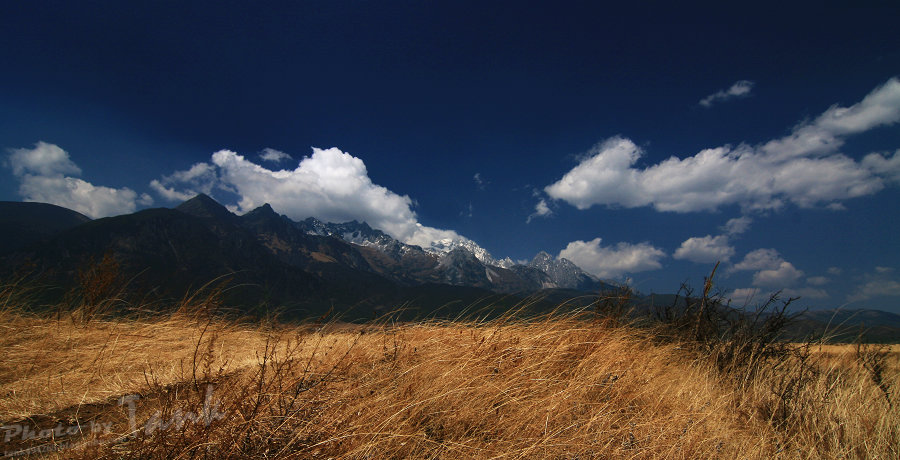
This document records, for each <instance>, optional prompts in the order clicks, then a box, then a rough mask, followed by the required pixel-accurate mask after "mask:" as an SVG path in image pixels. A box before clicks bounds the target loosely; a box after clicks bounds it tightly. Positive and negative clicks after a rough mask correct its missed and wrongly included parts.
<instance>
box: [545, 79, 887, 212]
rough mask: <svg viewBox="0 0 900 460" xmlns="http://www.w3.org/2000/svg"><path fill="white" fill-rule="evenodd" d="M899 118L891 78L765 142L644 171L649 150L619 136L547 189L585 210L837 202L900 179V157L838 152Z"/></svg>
mask: <svg viewBox="0 0 900 460" xmlns="http://www.w3.org/2000/svg"><path fill="white" fill-rule="evenodd" d="M898 120H900V80H897V79H891V80H889V81H888V82H887V83H885V84H884V85H883V86H881V87H879V88H876V89H875V90H874V91H872V92H871V93H870V94H869V95H867V96H866V97H865V98H864V99H863V100H862V101H861V102H859V103H857V104H855V105H853V106H851V107H848V108H843V107H837V106H833V107H831V108H829V109H828V110H827V111H825V112H824V113H823V114H822V115H821V116H819V117H818V118H817V119H815V120H814V121H812V122H809V123H805V124H801V125H799V126H797V127H795V128H794V130H793V132H792V133H791V134H790V135H788V136H785V137H784V138H781V139H776V140H772V141H770V142H767V143H765V144H763V145H760V146H756V147H752V146H748V145H743V144H741V145H738V146H736V147H732V146H722V147H716V148H709V149H704V150H702V151H700V152H699V153H697V154H696V155H694V156H691V157H687V158H683V159H682V158H677V157H674V156H673V157H670V158H669V159H667V160H664V161H662V162H660V163H657V164H654V165H650V166H647V167H638V166H637V163H638V160H639V159H640V158H641V157H642V155H643V153H644V152H643V151H642V150H641V149H640V148H639V147H638V146H637V145H635V144H634V142H632V141H631V140H629V139H626V138H623V137H613V138H611V139H608V140H606V141H604V142H601V143H599V144H597V145H596V146H594V147H593V148H592V149H591V150H590V151H589V152H588V154H587V156H586V158H584V159H583V160H581V162H580V163H579V164H578V165H576V166H575V167H574V168H572V170H570V171H569V172H568V173H566V174H565V175H564V176H563V177H562V178H561V179H560V180H558V181H557V182H555V183H553V184H551V185H549V186H547V187H545V188H544V191H545V192H546V193H547V194H548V195H549V196H550V197H552V198H554V199H559V200H563V201H566V202H567V203H569V204H571V205H572V206H575V207H576V208H578V209H588V208H590V207H591V206H595V205H605V206H609V207H615V206H623V207H626V208H634V207H642V206H653V207H654V208H655V209H656V210H658V211H672V212H697V211H713V210H716V209H718V208H719V207H722V206H727V205H735V204H736V205H740V206H741V207H742V208H744V209H745V210H768V209H778V208H781V207H783V206H784V205H785V204H787V203H793V204H795V205H796V206H800V207H813V206H819V205H822V206H828V205H832V206H835V205H837V204H838V203H837V202H839V201H841V200H846V199H849V198H854V197H860V196H865V195H871V194H874V193H876V192H878V191H880V190H881V189H883V188H884V187H885V185H886V182H890V181H896V180H897V179H898V177H900V157H898V154H896V153H895V155H894V156H893V157H891V158H887V157H885V156H883V155H882V154H878V153H872V154H869V155H867V156H866V157H865V158H864V159H863V160H862V161H861V162H857V161H854V160H853V159H851V158H849V157H847V156H845V155H843V154H840V153H838V149H839V148H840V147H841V145H842V144H843V137H844V136H848V135H851V134H856V133H859V132H863V131H866V130H869V129H872V128H875V127H878V126H883V125H890V124H894V123H896V122H897V121H898Z"/></svg>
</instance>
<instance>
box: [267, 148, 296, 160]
mask: <svg viewBox="0 0 900 460" xmlns="http://www.w3.org/2000/svg"><path fill="white" fill-rule="evenodd" d="M259 158H260V159H261V160H263V161H271V162H273V163H280V162H282V161H286V160H290V159H291V156H290V155H288V154H286V153H284V152H282V151H281V150H275V149H272V148H269V147H266V148H264V149H263V150H262V152H261V153H260V154H259Z"/></svg>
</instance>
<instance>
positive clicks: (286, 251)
mask: <svg viewBox="0 0 900 460" xmlns="http://www.w3.org/2000/svg"><path fill="white" fill-rule="evenodd" d="M0 243H2V244H0V276H2V277H3V278H5V279H15V278H17V277H21V276H24V275H28V276H32V277H36V278H37V279H39V280H40V282H41V283H45V284H46V285H50V286H59V287H60V289H58V290H56V291H50V292H48V293H45V294H44V295H45V296H46V297H47V298H46V299H45V300H47V301H48V302H50V301H53V300H57V299H58V298H59V297H61V296H62V295H63V294H62V293H63V292H67V291H68V289H70V288H72V287H76V286H77V285H78V283H79V282H81V280H82V279H83V276H84V274H85V273H86V272H87V271H88V270H90V269H91V267H95V266H97V265H98V262H100V261H101V260H103V259H104V257H107V259H110V257H111V260H112V261H114V262H113V263H114V264H115V265H116V267H115V269H116V273H117V274H118V275H119V276H118V278H119V279H120V281H121V283H122V286H121V287H122V288H124V290H125V291H126V292H132V293H140V295H144V296H157V297H159V298H160V299H163V298H171V297H180V296H183V295H185V294H186V293H188V292H190V291H191V290H195V289H198V288H200V287H202V286H204V285H206V284H207V283H210V282H214V283H215V282H221V283H224V285H225V286H228V287H227V290H226V291H225V298H226V301H227V303H229V304H233V305H241V306H242V308H244V309H247V310H248V311H250V310H251V308H248V306H262V307H275V308H278V309H279V310H281V312H282V314H284V315H286V316H288V317H293V318H304V317H311V316H321V315H323V314H325V313H328V312H338V313H340V314H342V315H344V318H345V319H348V320H359V319H366V318H372V317H373V316H377V315H380V314H382V313H386V312H388V311H392V310H396V309H402V310H404V311H405V313H403V314H402V315H401V316H404V317H406V318H414V317H422V316H430V315H435V314H437V315H441V316H451V317H452V316H455V315H458V314H461V313H483V314H486V315H492V314H498V313H500V312H503V311H505V310H506V309H509V308H511V307H515V306H519V305H522V304H523V303H524V304H527V305H529V306H530V308H531V309H533V310H549V309H553V308H555V307H556V306H558V305H560V304H561V303H568V304H569V305H572V306H584V305H588V304H590V303H591V302H592V301H594V300H596V298H597V294H599V293H601V292H604V291H611V290H615V289H616V288H617V286H615V285H613V284H611V283H608V282H604V281H602V280H600V279H598V278H597V277H595V276H593V275H591V274H589V273H586V272H585V271H584V270H582V269H581V268H579V267H578V266H577V265H575V264H574V263H572V262H571V261H570V260H568V259H565V258H557V257H554V256H552V255H550V254H548V253H546V252H543V251H541V252H540V253H538V254H537V255H536V256H535V257H534V259H532V260H531V261H530V262H527V263H515V262H513V261H511V260H509V259H503V260H497V259H495V258H493V257H492V256H491V254H490V253H489V252H488V251H486V250H484V249H483V248H481V247H480V246H478V245H477V244H476V243H474V242H472V241H470V240H463V241H452V240H446V241H438V242H437V243H435V244H433V245H431V246H430V247H428V248H422V247H420V246H413V245H408V244H405V243H402V242H400V241H397V240H396V239H394V238H392V237H391V236H389V235H387V234H386V233H384V232H382V231H381V230H378V229H374V228H372V227H370V226H369V225H368V224H366V223H365V222H356V221H351V222H344V223H326V222H322V221H320V220H318V219H315V218H313V217H310V218H307V219H305V220H302V221H299V222H297V221H293V220H291V219H289V218H288V217H286V216H284V215H280V214H278V213H277V212H276V211H275V210H274V209H272V207H271V206H270V205H268V204H265V205H263V206H260V207H259V208H256V209H254V210H252V211H250V212H248V213H246V214H244V215H241V216H238V215H235V214H233V213H232V212H230V211H229V210H228V209H226V208H225V207H224V206H222V205H221V204H219V203H218V202H216V201H215V200H213V199H212V198H210V197H209V196H206V195H202V194H201V195H198V196H196V197H194V198H192V199H190V200H188V201H185V202H184V203H182V204H181V205H179V206H178V207H176V208H174V209H168V208H155V209H146V210H143V211H139V212H136V213H134V214H127V215H121V216H116V217H107V218H102V219H97V220H90V219H89V218H87V217H85V216H83V215H81V214H78V213H76V212H74V211H71V210H68V209H66V208H62V207H59V206H54V205H48V204H44V203H19V202H0ZM54 295H56V296H57V298H54V297H53V296H54ZM674 298H675V297H674V296H673V295H649V296H640V295H636V296H635V297H634V299H635V300H636V301H637V303H636V305H637V306H638V309H639V310H642V311H647V309H648V308H652V305H662V304H671V303H672V302H673V299H674ZM863 324H864V325H866V327H867V328H868V337H870V339H872V340H878V341H896V340H897V339H900V316H898V315H894V314H891V313H887V312H882V311H877V310H816V311H810V312H806V313H804V314H803V316H802V317H801V321H800V322H799V324H798V326H797V327H796V328H795V331H794V334H796V335H797V336H798V337H799V336H800V335H805V334H821V333H825V332H831V333H833V332H834V331H836V330H842V331H843V337H842V338H843V339H849V338H852V337H850V336H851V335H852V334H855V333H856V332H858V326H860V325H863ZM851 329H852V330H851Z"/></svg>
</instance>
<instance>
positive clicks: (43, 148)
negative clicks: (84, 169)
mask: <svg viewBox="0 0 900 460" xmlns="http://www.w3.org/2000/svg"><path fill="white" fill-rule="evenodd" d="M9 151H10V155H9V157H8V158H7V161H8V163H9V166H10V168H11V169H12V172H13V175H16V176H24V175H25V174H32V175H38V176H61V175H64V174H73V175H76V176H77V175H80V174H81V168H79V167H78V166H77V165H76V164H75V163H73V162H72V160H71V159H69V153H68V152H66V151H65V150H63V149H61V148H59V146H57V145H54V144H48V143H46V142H43V141H41V142H38V143H37V144H35V145H34V148H33V149H10V150H9Z"/></svg>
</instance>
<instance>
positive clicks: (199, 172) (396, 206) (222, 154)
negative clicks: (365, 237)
mask: <svg viewBox="0 0 900 460" xmlns="http://www.w3.org/2000/svg"><path fill="white" fill-rule="evenodd" d="M203 165H206V166H203ZM192 171H193V172H192ZM176 186H184V187H187V188H186V189H182V190H178V189H176V188H175V187H176ZM151 187H153V188H154V190H156V191H157V192H158V193H160V194H161V195H162V196H166V197H172V199H179V200H180V199H182V197H184V196H187V195H190V196H193V194H194V193H195V192H196V191H203V192H204V193H208V192H209V191H210V190H213V189H215V188H222V189H226V190H229V191H231V192H233V193H235V194H237V195H238V196H239V200H238V201H237V203H236V204H234V205H231V209H233V210H234V211H236V212H237V213H245V212H247V211H250V210H252V209H254V208H257V207H259V206H261V205H263V204H265V203H269V204H270V205H272V207H273V208H275V209H276V210H277V211H278V212H279V213H283V214H285V215H287V216H288V217H291V218H292V219H297V220H299V219H305V218H307V217H310V216H312V217H316V218H318V219H321V220H323V221H327V222H344V221H349V220H354V219H355V220H361V221H365V222H368V223H369V225H372V226H373V227H375V228H379V229H381V230H384V231H385V232H386V233H388V234H390V235H391V236H393V237H395V238H397V239H398V240H400V241H403V242H406V243H409V244H416V245H420V246H428V245H430V244H431V242H433V241H438V240H442V239H453V240H465V239H466V238H464V237H462V236H460V235H459V234H458V233H456V232H455V231H453V230H442V229H437V228H432V227H427V226H424V225H421V224H420V223H419V222H418V220H417V217H416V213H415V212H414V211H413V209H412V208H413V201H412V199H410V198H409V197H408V196H406V195H399V194H397V193H394V192H392V191H390V190H388V189H387V188H385V187H382V186H380V185H377V184H374V183H373V182H372V180H371V179H370V178H369V176H368V171H367V170H366V165H365V164H364V163H363V161H362V160H361V159H359V158H357V157H354V156H352V155H350V154H348V153H345V152H342V151H341V150H339V149H337V148H330V149H318V148H313V153H312V155H311V156H309V157H304V158H303V160H301V161H300V163H299V165H298V166H297V167H296V168H294V169H282V170H277V171H276V170H271V169H268V168H265V167H263V166H260V165H258V164H255V163H253V162H251V161H249V160H248V159H246V158H244V157H243V156H241V155H238V154H237V153H235V152H232V151H230V150H220V151H218V152H215V153H214V154H213V155H212V161H211V162H210V163H200V164H197V165H194V166H192V167H191V169H190V170H187V171H178V172H175V173H173V174H171V175H169V176H165V177H163V178H162V179H161V180H159V181H154V183H151Z"/></svg>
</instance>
